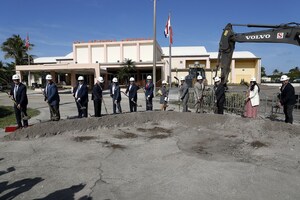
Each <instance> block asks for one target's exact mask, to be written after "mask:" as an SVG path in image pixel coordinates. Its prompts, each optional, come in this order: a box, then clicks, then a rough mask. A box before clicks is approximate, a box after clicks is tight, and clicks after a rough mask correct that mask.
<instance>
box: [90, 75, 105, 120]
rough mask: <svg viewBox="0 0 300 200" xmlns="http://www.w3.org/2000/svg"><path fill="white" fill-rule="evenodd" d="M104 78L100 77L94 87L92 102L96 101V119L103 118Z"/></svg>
mask: <svg viewBox="0 0 300 200" xmlns="http://www.w3.org/2000/svg"><path fill="white" fill-rule="evenodd" d="M103 83H104V80H103V77H101V76H100V77H98V79H97V83H96V84H95V85H94V87H93V92H92V100H93V101H94V112H95V117H101V105H102V98H103V96H102V91H103V89H102V88H103V85H102V84H103Z"/></svg>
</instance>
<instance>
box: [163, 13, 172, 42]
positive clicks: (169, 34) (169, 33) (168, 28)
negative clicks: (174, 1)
mask: <svg viewBox="0 0 300 200" xmlns="http://www.w3.org/2000/svg"><path fill="white" fill-rule="evenodd" d="M164 34H165V37H166V38H168V37H170V44H173V31H172V26H171V17H170V15H169V17H168V21H167V23H166V26H165V31H164Z"/></svg>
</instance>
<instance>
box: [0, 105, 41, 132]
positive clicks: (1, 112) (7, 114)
mask: <svg viewBox="0 0 300 200" xmlns="http://www.w3.org/2000/svg"><path fill="white" fill-rule="evenodd" d="M39 113H40V111H38V110H36V109H31V108H28V109H27V115H29V116H30V117H34V116H36V115H38V114H39ZM13 124H16V117H15V112H14V108H13V107H12V106H0V128H5V127H6V126H9V125H13Z"/></svg>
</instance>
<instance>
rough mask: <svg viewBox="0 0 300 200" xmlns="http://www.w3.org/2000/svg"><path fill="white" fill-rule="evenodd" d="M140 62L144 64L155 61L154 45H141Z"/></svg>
mask: <svg viewBox="0 0 300 200" xmlns="http://www.w3.org/2000/svg"><path fill="white" fill-rule="evenodd" d="M140 60H142V62H147V61H148V62H149V61H153V45H152V44H140Z"/></svg>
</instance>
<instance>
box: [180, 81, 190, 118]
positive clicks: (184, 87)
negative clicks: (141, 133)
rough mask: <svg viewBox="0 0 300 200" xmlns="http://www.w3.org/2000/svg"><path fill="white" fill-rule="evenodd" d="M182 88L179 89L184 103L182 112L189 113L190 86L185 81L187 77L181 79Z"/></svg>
mask: <svg viewBox="0 0 300 200" xmlns="http://www.w3.org/2000/svg"><path fill="white" fill-rule="evenodd" d="M180 82H181V86H180V88H179V94H180V101H182V112H189V110H188V101H189V97H190V95H189V86H188V84H187V83H186V81H185V77H181V78H180Z"/></svg>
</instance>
